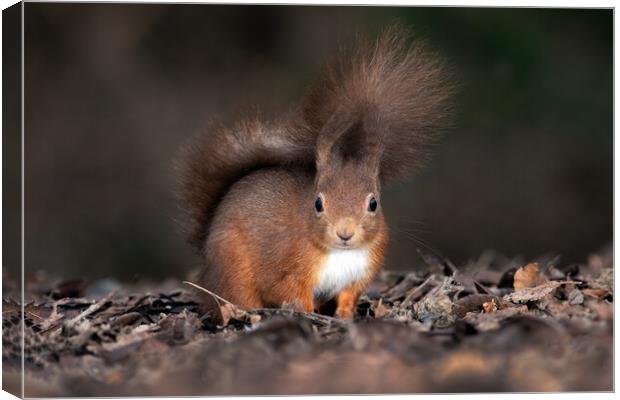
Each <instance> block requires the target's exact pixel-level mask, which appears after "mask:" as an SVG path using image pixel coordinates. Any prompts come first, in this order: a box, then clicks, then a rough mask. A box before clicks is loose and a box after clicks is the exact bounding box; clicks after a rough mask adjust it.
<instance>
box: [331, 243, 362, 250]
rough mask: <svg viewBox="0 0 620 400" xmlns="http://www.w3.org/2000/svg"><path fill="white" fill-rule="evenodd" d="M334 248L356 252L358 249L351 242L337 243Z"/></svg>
mask: <svg viewBox="0 0 620 400" xmlns="http://www.w3.org/2000/svg"><path fill="white" fill-rule="evenodd" d="M332 247H334V248H335V249H338V250H354V249H356V248H357V246H356V245H355V244H353V243H351V242H337V243H334V244H333V246H332Z"/></svg>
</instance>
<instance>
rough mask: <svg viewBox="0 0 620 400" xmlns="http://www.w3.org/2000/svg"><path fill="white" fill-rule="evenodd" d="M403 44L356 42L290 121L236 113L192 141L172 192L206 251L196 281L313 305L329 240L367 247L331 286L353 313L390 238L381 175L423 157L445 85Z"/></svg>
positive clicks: (221, 291) (252, 303)
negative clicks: (236, 118)
mask: <svg viewBox="0 0 620 400" xmlns="http://www.w3.org/2000/svg"><path fill="white" fill-rule="evenodd" d="M406 42H407V36H406V35H405V34H403V33H402V31H399V30H397V29H394V28H393V29H388V30H387V31H386V32H385V33H384V34H383V35H382V36H381V37H380V38H379V39H378V40H377V41H376V43H374V45H360V46H358V48H357V49H356V50H355V51H354V52H353V54H352V55H348V56H344V57H343V58H342V60H343V61H340V62H339V63H338V64H336V66H332V67H330V68H328V72H327V74H326V75H325V77H324V78H323V79H322V80H321V81H320V83H319V84H318V85H316V86H315V87H314V88H312V89H311V91H310V93H309V94H308V96H307V97H306V98H305V99H304V101H303V105H302V107H301V108H300V112H299V113H297V114H294V115H293V116H292V117H291V118H289V119H288V120H285V121H283V122H280V123H274V124H271V125H267V124H264V123H261V122H259V121H258V120H245V121H242V122H240V123H238V124H237V125H236V126H234V127H233V128H232V129H220V130H215V131H213V132H212V133H211V134H210V135H202V136H200V137H198V138H197V139H196V140H195V141H194V142H192V144H190V146H189V147H188V148H187V150H186V153H185V156H184V158H183V162H182V164H181V186H180V197H181V199H182V202H183V204H184V206H185V209H186V211H187V214H188V216H189V221H190V222H189V227H188V228H189V235H190V240H191V241H192V242H193V243H194V244H195V245H196V247H197V248H199V249H200V250H201V251H202V253H203V256H204V257H205V259H206V264H207V266H206V268H205V269H204V270H203V273H202V278H201V284H202V285H204V286H205V287H206V288H208V289H210V290H212V291H213V292H215V293H217V294H218V295H220V296H222V297H223V298H225V299H228V300H230V301H232V302H233V303H235V304H237V305H239V306H242V307H246V308H255V307H265V306H276V307H277V306H280V305H282V303H294V302H298V303H299V304H300V305H301V307H302V308H303V309H304V310H306V311H313V310H315V309H317V308H318V307H319V306H320V304H317V303H318V302H319V299H317V298H315V294H314V293H313V290H314V288H315V287H316V286H317V284H318V282H319V276H320V272H321V268H322V266H323V265H324V262H325V260H326V258H327V255H328V252H329V251H330V249H334V248H342V247H345V248H366V249H368V250H369V251H370V254H371V257H370V260H371V261H370V266H369V268H368V270H367V272H366V275H365V276H363V277H360V278H359V279H358V281H356V282H354V283H353V284H351V286H350V287H347V288H344V289H343V290H342V291H341V293H340V294H339V295H338V296H337V301H338V307H337V315H339V316H340V317H343V318H350V317H352V316H353V314H354V311H355V306H356V304H357V300H358V298H359V296H360V294H361V293H363V291H364V289H365V288H366V287H367V285H368V284H369V283H370V281H371V280H372V279H373V277H374V276H375V274H376V273H377V271H378V270H379V269H380V267H381V266H382V264H383V259H384V255H385V249H386V246H387V242H388V233H387V226H386V224H385V220H384V217H383V210H382V206H381V195H380V192H381V184H382V183H384V182H386V181H390V180H392V179H393V178H396V177H398V176H401V175H403V174H404V173H406V172H408V171H409V170H411V169H412V168H414V167H416V166H418V165H419V164H420V163H421V162H422V161H423V160H424V159H425V157H426V154H427V147H428V145H429V144H430V143H432V142H433V141H434V140H435V139H436V137H437V132H438V130H439V129H440V128H441V127H442V126H443V124H444V123H445V115H446V110H447V99H448V97H449V95H450V92H451V89H450V86H449V85H447V84H446V79H445V73H444V69H443V68H442V67H441V64H440V63H439V62H438V61H436V59H435V57H433V55H432V54H431V53H429V52H428V51H427V50H425V49H424V47H423V46H422V45H420V44H419V43H418V44H414V45H412V46H407V45H406ZM317 196H318V197H321V199H322V201H323V204H324V210H323V211H322V212H317V211H316V210H315V207H314V204H315V200H316V198H317ZM373 196H374V197H375V198H376V200H377V202H378V207H377V210H376V211H375V212H371V211H370V210H369V201H370V199H371V198H372V197H373ZM350 235H352V237H351V238H350V239H349V240H348V241H346V240H343V239H341V238H342V237H346V236H350ZM324 300H326V299H324Z"/></svg>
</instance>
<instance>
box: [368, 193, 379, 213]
mask: <svg viewBox="0 0 620 400" xmlns="http://www.w3.org/2000/svg"><path fill="white" fill-rule="evenodd" d="M368 211H370V212H375V211H377V199H375V198H374V196H373V197H371V198H370V200H369V201H368Z"/></svg>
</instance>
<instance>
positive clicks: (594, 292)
mask: <svg viewBox="0 0 620 400" xmlns="http://www.w3.org/2000/svg"><path fill="white" fill-rule="evenodd" d="M581 293H583V294H585V295H586V296H590V297H594V298H595V299H604V298H605V297H607V296H609V294H610V293H609V291H608V290H605V289H591V288H588V289H583V290H582V291H581Z"/></svg>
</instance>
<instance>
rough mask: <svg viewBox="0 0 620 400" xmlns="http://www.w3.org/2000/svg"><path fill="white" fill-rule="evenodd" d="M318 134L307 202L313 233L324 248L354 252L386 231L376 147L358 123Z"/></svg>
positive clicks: (344, 124) (378, 155)
mask: <svg viewBox="0 0 620 400" xmlns="http://www.w3.org/2000/svg"><path fill="white" fill-rule="evenodd" d="M336 122H342V123H343V125H340V126H345V127H346V128H344V129H342V130H340V131H339V132H340V133H338V130H337V129H336V130H334V131H332V132H335V133H333V135H330V136H327V137H326V136H323V138H322V140H321V141H320V142H319V143H318V146H317V165H316V167H317V174H316V180H315V187H314V192H313V196H314V199H313V200H312V203H311V204H308V207H309V208H310V207H311V211H312V213H313V214H314V218H315V220H316V234H317V235H318V236H319V240H320V241H321V243H322V244H323V245H324V246H326V247H328V248H339V249H354V248H360V247H364V246H365V245H368V244H369V243H370V242H372V240H373V239H375V238H376V237H377V236H378V235H381V234H382V231H383V230H385V229H387V228H386V225H385V222H384V219H383V211H382V208H383V207H382V205H381V199H380V197H381V194H380V182H379V171H378V165H379V157H380V152H379V151H378V150H377V148H378V146H376V145H373V144H371V143H369V141H368V140H367V135H365V134H364V129H363V126H362V123H354V124H350V123H347V122H346V121H336Z"/></svg>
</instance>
